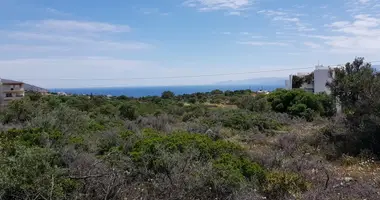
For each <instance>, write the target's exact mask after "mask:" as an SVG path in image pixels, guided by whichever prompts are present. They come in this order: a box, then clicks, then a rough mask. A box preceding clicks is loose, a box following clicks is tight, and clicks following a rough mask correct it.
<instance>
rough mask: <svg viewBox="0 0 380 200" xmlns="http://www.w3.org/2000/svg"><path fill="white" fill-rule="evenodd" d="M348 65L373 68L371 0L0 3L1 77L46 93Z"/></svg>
mask: <svg viewBox="0 0 380 200" xmlns="http://www.w3.org/2000/svg"><path fill="white" fill-rule="evenodd" d="M355 57H365V59H366V61H380V0H334V1H331V0H319V1H315V0H286V1H284V0H109V1H104V0H81V1H78V0H65V1H52V0H0V77H1V78H7V79H15V80H20V81H24V82H27V83H31V84H35V85H38V86H41V87H45V88H64V87H67V88H75V87H77V88H78V87H112V86H118V87H119V86H155V85H157V86H158V85H200V84H212V83H215V82H219V81H228V80H242V79H251V78H261V77H287V76H288V75H289V74H291V73H295V72H298V71H300V72H304V71H311V70H312V69H313V66H315V65H317V64H318V63H320V64H323V65H326V66H328V65H337V64H343V63H346V62H350V61H352V60H354V59H355ZM309 67H310V69H302V70H301V69H297V68H309ZM281 70H283V71H281ZM213 74H223V75H220V76H199V77H197V76H198V75H213ZM189 76H191V77H189ZM162 77H166V78H162ZM169 77H171V78H169ZM173 77H174V78H173Z"/></svg>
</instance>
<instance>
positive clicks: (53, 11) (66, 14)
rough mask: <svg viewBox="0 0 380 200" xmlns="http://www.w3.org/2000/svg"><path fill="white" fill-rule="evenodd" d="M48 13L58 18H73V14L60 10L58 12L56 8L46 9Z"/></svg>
mask: <svg viewBox="0 0 380 200" xmlns="http://www.w3.org/2000/svg"><path fill="white" fill-rule="evenodd" d="M46 12H48V13H50V14H53V15H58V16H65V17H67V16H72V14H71V13H66V12H63V11H60V10H57V9H54V8H46Z"/></svg>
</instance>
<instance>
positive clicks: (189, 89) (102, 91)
mask: <svg viewBox="0 0 380 200" xmlns="http://www.w3.org/2000/svg"><path fill="white" fill-rule="evenodd" d="M282 87H283V86H275V85H267V86H265V85H202V86H153V87H113V88H66V89H65V88H56V89H50V92H65V93H67V94H79V95H81V94H93V95H112V96H121V95H125V96H129V97H143V96H160V95H161V94H162V92H164V91H168V90H169V91H172V92H174V93H175V94H176V95H179V94H191V93H196V92H211V91H212V90H216V89H219V90H222V91H226V90H245V89H251V90H253V91H258V90H260V89H263V90H268V91H273V90H275V89H276V88H282Z"/></svg>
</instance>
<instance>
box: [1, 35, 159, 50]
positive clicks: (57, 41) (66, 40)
mask: <svg viewBox="0 0 380 200" xmlns="http://www.w3.org/2000/svg"><path fill="white" fill-rule="evenodd" d="M1 35H4V36H6V37H8V38H10V39H13V40H15V41H25V42H27V41H41V42H47V43H49V44H54V45H55V46H57V45H58V46H61V47H62V48H64V47H66V48H70V47H71V48H74V49H75V48H95V49H96V50H138V49H148V48H152V46H151V45H149V44H146V43H142V42H124V41H112V40H102V39H99V38H89V37H82V36H75V35H69V36H68V35H60V34H52V33H35V32H3V33H2V34H1ZM36 46H37V47H38V46H39V45H36Z"/></svg>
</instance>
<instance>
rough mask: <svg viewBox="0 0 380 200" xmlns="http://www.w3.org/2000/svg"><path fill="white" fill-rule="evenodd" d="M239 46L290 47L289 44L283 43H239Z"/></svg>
mask: <svg viewBox="0 0 380 200" xmlns="http://www.w3.org/2000/svg"><path fill="white" fill-rule="evenodd" d="M238 44H243V45H250V46H288V45H289V44H288V43H283V42H238Z"/></svg>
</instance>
